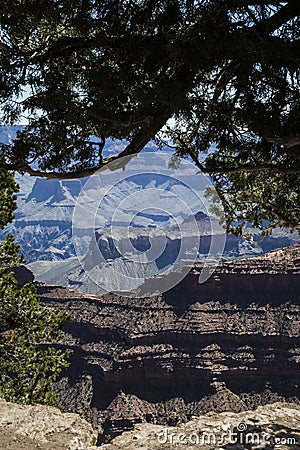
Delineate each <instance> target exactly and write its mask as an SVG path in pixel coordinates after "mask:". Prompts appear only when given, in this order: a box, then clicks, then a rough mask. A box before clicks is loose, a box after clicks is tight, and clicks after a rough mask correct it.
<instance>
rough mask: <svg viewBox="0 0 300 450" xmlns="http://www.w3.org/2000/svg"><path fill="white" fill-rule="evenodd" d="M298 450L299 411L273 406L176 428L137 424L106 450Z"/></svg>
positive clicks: (210, 417) (196, 420) (208, 416)
mask: <svg viewBox="0 0 300 450" xmlns="http://www.w3.org/2000/svg"><path fill="white" fill-rule="evenodd" d="M221 447H222V448H226V449H228V450H229V449H239V450H243V449H247V450H249V449H252V448H260V449H271V448H280V449H281V450H285V449H289V450H296V449H299V448H300V408H299V406H298V405H293V404H291V405H287V404H285V403H275V404H272V405H265V406H261V407H258V408H257V410H256V411H245V412H242V413H238V414H237V413H232V412H226V413H220V414H216V413H209V414H205V415H203V416H200V417H198V418H193V419H192V420H190V421H189V422H187V423H185V424H181V425H180V426H177V427H172V428H171V427H161V426H159V425H151V424H141V425H136V426H135V427H134V429H133V430H132V431H131V432H126V433H123V434H122V435H120V436H118V437H116V438H115V439H114V440H113V441H112V442H111V443H110V444H107V445H104V446H103V447H102V448H103V449H105V450H125V449H126V450H134V449H135V450H137V449H139V450H142V449H145V450H147V449H151V450H156V449H157V450H160V449H166V450H168V449H169V450H172V449H174V448H177V449H182V448H184V449H186V450H194V449H195V448H197V449H215V448H221Z"/></svg>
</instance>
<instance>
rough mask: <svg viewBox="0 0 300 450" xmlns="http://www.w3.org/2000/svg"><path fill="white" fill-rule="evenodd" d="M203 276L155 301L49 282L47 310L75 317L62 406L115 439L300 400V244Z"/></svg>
mask: <svg viewBox="0 0 300 450" xmlns="http://www.w3.org/2000/svg"><path fill="white" fill-rule="evenodd" d="M200 270H201V267H194V268H193V269H192V270H191V272H190V273H189V274H188V276H187V277H186V278H185V279H184V280H183V281H182V282H181V283H180V284H179V285H178V286H176V287H175V288H173V289H172V290H171V291H169V292H167V293H165V294H163V295H157V296H153V297H148V298H126V297H122V296H118V295H115V294H106V295H103V296H101V297H95V296H91V295H84V294H79V293H75V292H71V291H69V290H67V289H65V288H60V287H56V286H46V285H42V284H39V285H38V291H39V294H40V295H41V299H42V302H43V303H44V304H47V305H48V306H55V307H59V308H61V309H63V310H67V311H69V312H71V314H72V317H73V320H72V322H70V323H69V324H68V326H67V328H66V335H65V340H64V343H63V345H62V346H63V347H68V348H70V349H71V350H72V356H71V366H70V368H69V369H68V370H67V371H66V372H65V373H64V374H63V378H62V379H61V380H60V382H59V383H58V385H57V389H58V391H59V393H60V395H59V398H60V406H62V407H63V408H64V409H65V410H68V411H73V412H78V413H80V414H82V415H83V416H84V417H85V418H86V419H88V420H89V421H90V422H91V423H92V424H93V426H94V427H95V428H97V427H102V428H103V430H104V434H110V435H111V436H114V435H115V434H117V433H119V432H121V431H123V430H124V429H130V428H131V427H132V426H133V425H134V424H136V423H139V422H145V421H148V422H153V423H161V424H163V423H165V424H171V425H175V424H177V423H179V422H181V421H187V420H188V419H189V418H190V417H191V416H192V415H197V416H198V415H199V414H203V413H205V412H208V411H212V410H214V411H218V412H221V411H235V412H239V411H243V410H246V409H250V408H253V407H256V406H258V405H262V404H266V403H268V402H270V401H275V400H283V399H292V400H294V401H298V400H297V398H298V395H299V386H300V375H299V363H300V338H299V326H300V322H299V310H300V306H299V300H300V293H299V287H300V245H295V246H293V247H289V248H285V249H282V250H279V251H275V252H272V253H270V254H268V255H265V256H259V257H256V258H252V259H249V260H239V261H236V262H232V263H224V264H222V265H220V266H219V267H218V268H217V270H216V271H215V273H214V276H213V277H211V278H210V279H209V280H208V281H207V282H206V283H205V284H203V285H200V284H199V283H198V276H199V271H200Z"/></svg>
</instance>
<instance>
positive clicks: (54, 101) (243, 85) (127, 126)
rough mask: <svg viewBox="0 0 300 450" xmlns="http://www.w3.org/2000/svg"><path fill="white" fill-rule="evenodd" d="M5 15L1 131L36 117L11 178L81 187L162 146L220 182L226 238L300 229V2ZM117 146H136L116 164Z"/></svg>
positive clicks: (48, 1)
mask: <svg viewBox="0 0 300 450" xmlns="http://www.w3.org/2000/svg"><path fill="white" fill-rule="evenodd" d="M0 11H1V24H0V27H1V38H0V49H1V56H0V58H1V80H0V98H1V105H2V122H3V123H9V124H14V123H20V121H22V118H23V117H26V118H27V119H28V125H27V126H26V127H25V129H24V130H23V131H21V132H19V133H18V137H17V139H16V140H15V142H14V144H13V146H10V145H2V146H1V150H2V151H1V156H0V168H2V169H4V170H18V171H20V172H28V173H30V174H32V175H38V176H45V177H48V178H53V177H55V178H74V177H83V176H87V175H91V174H92V173H94V172H95V171H96V170H98V169H99V168H101V167H105V165H107V164H108V163H111V162H112V161H114V163H115V167H119V165H120V164H122V161H121V158H122V156H125V155H133V154H135V153H137V152H140V151H141V150H142V149H143V148H144V146H145V145H146V144H147V142H148V141H149V140H151V139H154V138H155V139H156V140H157V142H158V143H159V144H164V143H166V144H168V145H170V146H172V147H174V153H175V155H176V157H179V158H181V157H190V158H192V159H193V161H194V162H195V164H196V165H197V166H198V168H199V169H200V170H201V171H203V172H205V173H208V174H210V175H211V177H212V179H213V181H214V184H215V186H216V189H217V191H218V194H219V197H220V198H221V200H222V203H223V206H224V208H225V213H226V218H227V225H228V230H230V229H231V230H232V229H234V230H235V231H236V232H240V231H241V230H242V227H243V224H244V223H245V221H250V222H252V223H253V224H254V225H255V226H258V227H261V228H265V222H264V219H266V220H267V221H268V223H269V227H270V229H272V228H273V227H276V226H289V227H291V228H292V229H296V228H299V227H300V183H299V173H300V130H299V112H300V111H299V110H300V99H299V74H300V72H299V59H300V39H299V38H300V36H299V34H300V31H299V30H300V27H299V13H300V2H299V0H287V1H278V0H273V1H271V0H270V1H268V0H252V1H251V0H243V1H241V0H194V1H191V0H161V1H159V2H158V1H153V0H125V1H121V2H120V1H115V0H114V1H112V0H103V1H101V2H100V1H97V0H41V1H39V2H36V1H34V0H11V1H9V2H2V5H1V6H0ZM22 96H23V97H22ZM169 119H172V120H171V121H170V120H169ZM162 129H163V132H162ZM107 138H113V139H124V141H126V142H127V145H126V147H125V149H124V150H123V151H121V152H120V154H119V155H117V156H114V157H111V158H104V157H103V148H104V145H105V140H106V139H107ZM203 154H204V155H203ZM33 163H34V164H35V165H34V166H33ZM33 167H35V168H33ZM268 229H269V228H268Z"/></svg>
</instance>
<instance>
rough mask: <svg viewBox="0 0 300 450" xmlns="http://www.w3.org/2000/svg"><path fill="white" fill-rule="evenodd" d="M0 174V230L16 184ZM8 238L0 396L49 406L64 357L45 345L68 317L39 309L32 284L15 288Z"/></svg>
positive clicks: (9, 214)
mask: <svg viewBox="0 0 300 450" xmlns="http://www.w3.org/2000/svg"><path fill="white" fill-rule="evenodd" d="M0 175H1V185H0V191H1V199H2V196H4V198H5V201H4V200H3V201H2V202H1V205H0V220H1V228H3V227H4V226H5V225H6V224H7V222H8V221H10V220H11V219H12V218H13V211H14V209H15V206H16V204H15V197H14V194H13V192H14V191H15V188H16V184H15V182H14V181H13V177H12V175H11V174H10V173H6V174H0ZM19 250H20V246H19V245H18V244H16V243H15V241H14V237H13V236H12V235H8V236H7V237H6V239H4V240H3V241H2V242H1V244H0V396H1V397H3V398H5V399H6V400H9V401H15V402H16V401H18V402H21V403H31V404H32V403H44V404H54V401H55V393H54V392H53V387H52V383H53V381H54V380H55V379H56V377H57V375H58V374H59V373H60V372H61V370H62V368H64V367H66V366H67V353H66V352H63V351H61V350H57V349H55V348H53V347H50V346H49V343H53V342H57V341H58V340H59V339H60V337H61V331H60V330H61V328H62V326H63V324H64V323H65V322H66V320H67V319H68V317H69V316H68V314H66V313H63V314H57V313H56V312H55V311H54V310H52V309H50V308H46V307H42V306H41V305H40V303H39V299H38V295H37V293H36V289H35V286H34V285H33V284H32V283H27V284H25V285H24V286H23V287H22V288H18V283H17V280H16V278H15V276H14V274H13V271H12V270H11V269H12V268H13V267H16V266H18V265H19V263H20V262H22V258H21V257H19V254H18V253H19Z"/></svg>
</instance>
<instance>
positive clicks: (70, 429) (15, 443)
mask: <svg viewBox="0 0 300 450" xmlns="http://www.w3.org/2000/svg"><path fill="white" fill-rule="evenodd" d="M96 440H97V436H96V433H95V432H94V431H93V429H92V427H91V425H90V424H89V423H87V422H86V421H85V420H83V419H81V418H80V417H79V416H78V415H77V414H70V413H65V414H63V413H61V411H60V410H59V409H57V408H52V407H50V406H42V405H34V406H31V405H19V404H16V403H9V402H6V401H5V400H3V399H0V447H1V448H3V449H6V450H8V449H9V450H20V449H22V450H34V449H41V450H54V449H55V450H63V449H69V450H76V449H81V450H92V449H96V447H93V445H94V444H95V443H96Z"/></svg>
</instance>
